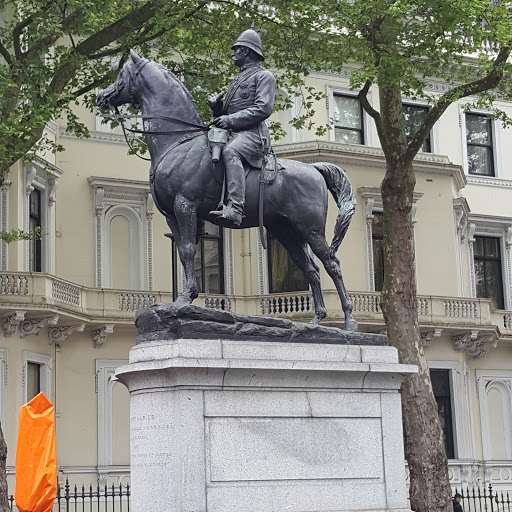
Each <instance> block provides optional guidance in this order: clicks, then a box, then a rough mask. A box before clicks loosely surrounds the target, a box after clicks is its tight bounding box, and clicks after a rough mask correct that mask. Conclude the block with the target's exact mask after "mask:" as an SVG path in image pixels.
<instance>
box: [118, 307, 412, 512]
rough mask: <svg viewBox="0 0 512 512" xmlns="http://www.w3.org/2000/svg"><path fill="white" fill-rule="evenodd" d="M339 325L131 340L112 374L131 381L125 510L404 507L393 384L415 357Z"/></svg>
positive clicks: (379, 510) (398, 511)
mask: <svg viewBox="0 0 512 512" xmlns="http://www.w3.org/2000/svg"><path fill="white" fill-rule="evenodd" d="M197 309H199V308H197ZM149 314H150V315H152V313H149ZM141 315H142V316H143V315H144V313H141V314H140V315H139V318H141ZM148 332H149V331H146V332H145V333H143V334H144V335H147V334H148ZM159 332H161V331H159ZM155 336H156V337H159V336H158V335H156V334H155ZM350 336H353V335H352V334H350V333H347V338H346V339H345V340H344V341H342V343H341V344H335V343H332V342H331V343H323V342H319V341H318V340H317V341H315V340H313V339H311V340H310V341H311V342H307V343H294V342H288V341H287V342H283V341H281V339H280V338H279V337H278V338H270V339H266V340H265V341H262V340H259V341H256V340H251V339H249V340H243V339H201V338H199V337H196V339H188V338H181V339H167V340H165V339H157V340H154V341H146V342H142V343H139V344H138V345H137V346H135V347H134V348H132V350H131V351H130V361H129V364H128V365H126V366H123V367H122V368H119V369H118V370H117V373H116V376H117V378H118V379H119V380H120V381H121V382H123V383H124V384H125V385H126V386H127V387H128V389H129V391H130V431H131V433H130V435H131V481H132V508H133V510H136V511H137V512H150V511H151V512H153V511H154V510H162V511H165V512H207V511H208V512H239V511H241V510H243V511H244V512H282V511H284V510H286V511H287V512H306V511H308V512H326V511H331V512H332V511H338V512H342V511H354V510H358V511H362V510H368V511H372V512H384V511H395V512H406V511H409V509H408V508H407V499H406V487H405V466H404V456H403V439H402V422H401V407H400V394H399V388H400V383H401V381H402V378H403V376H404V375H405V374H409V373H413V372H415V371H416V368H415V367H414V366H409V365H401V364H398V360H397V353H396V350H395V349H394V348H392V347H387V346H366V345H351V344H348V343H346V341H347V340H348V339H349V338H350Z"/></svg>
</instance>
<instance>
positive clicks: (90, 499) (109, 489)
mask: <svg viewBox="0 0 512 512" xmlns="http://www.w3.org/2000/svg"><path fill="white" fill-rule="evenodd" d="M9 503H10V506H11V511H12V512H18V507H16V504H15V503H14V496H10V498H9ZM53 510H54V512H57V511H59V512H130V485H129V484H128V485H126V486H124V485H121V484H120V485H118V486H115V485H111V486H107V485H105V486H102V487H100V486H99V485H97V486H96V487H93V486H92V485H89V486H88V487H86V486H85V485H82V486H78V485H74V486H71V485H70V484H69V481H68V480H67V479H66V483H65V485H64V486H61V485H58V487H57V498H56V499H55V504H54V506H53Z"/></svg>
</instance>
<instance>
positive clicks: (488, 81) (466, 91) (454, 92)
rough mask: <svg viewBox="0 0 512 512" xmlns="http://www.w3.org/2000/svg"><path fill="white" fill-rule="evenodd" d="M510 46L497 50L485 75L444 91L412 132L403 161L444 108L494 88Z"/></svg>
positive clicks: (501, 72) (412, 153) (498, 80)
mask: <svg viewBox="0 0 512 512" xmlns="http://www.w3.org/2000/svg"><path fill="white" fill-rule="evenodd" d="M511 49H512V48H511V47H509V46H505V47H503V48H501V50H500V51H499V53H498V55H497V57H496V60H495V61H494V62H493V65H492V68H491V70H490V71H489V73H487V75H486V76H484V77H483V78H480V79H478V80H474V81H473V82H469V83H467V84H461V85H458V86H457V87H454V88H453V89H450V90H449V91H447V92H445V93H444V94H443V95H442V96H441V97H440V98H439V101H438V102H437V103H436V105H434V106H433V107H432V108H431V109H430V110H429V111H428V113H427V115H426V116H425V119H424V120H423V123H421V126H420V127H419V129H418V131H417V132H416V133H415V134H414V136H413V138H412V139H411V141H410V142H409V145H408V146H407V151H406V152H405V155H404V160H405V161H408V160H409V161H410V160H412V159H413V158H414V157H415V156H416V153H417V152H418V151H419V150H420V148H421V146H422V145H423V142H424V140H425V139H426V137H427V136H428V134H429V132H430V130H432V127H433V126H434V124H435V123H436V121H437V120H438V119H439V118H440V117H441V116H442V115H443V113H444V112H445V110H446V109H447V108H448V107H449V106H450V105H451V104H452V103H453V102H454V101H456V100H458V99H460V98H465V97H466V96H472V95H474V94H479V93H481V92H484V91H487V90H489V89H494V88H495V87H496V86H497V85H498V84H499V83H500V81H501V79H502V78H503V65H504V64H505V63H506V62H507V59H508V57H509V56H510V52H511Z"/></svg>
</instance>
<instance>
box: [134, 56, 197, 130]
mask: <svg viewBox="0 0 512 512" xmlns="http://www.w3.org/2000/svg"><path fill="white" fill-rule="evenodd" d="M140 59H142V60H143V61H144V62H145V63H146V64H153V65H154V66H155V67H156V68H158V69H159V70H160V71H161V72H162V74H163V76H164V77H165V78H166V79H167V82H168V83H169V89H170V88H171V87H172V86H177V87H179V88H180V89H181V90H182V91H183V92H184V93H185V95H186V96H187V98H188V99H189V101H190V102H191V103H192V105H193V107H194V108H195V110H196V113H197V117H198V118H199V119H200V120H201V122H204V121H203V119H202V117H201V114H200V113H199V108H198V106H197V102H196V100H195V99H194V97H193V96H192V94H190V91H189V90H188V89H187V88H186V87H185V85H184V84H183V82H182V81H181V80H180V79H179V78H178V77H177V76H176V75H175V74H174V73H173V72H172V71H171V70H170V69H168V68H166V67H165V66H163V65H162V64H159V63H158V62H155V61H153V60H149V59H146V58H145V57H140ZM127 65H128V71H129V73H130V75H132V78H133V74H134V72H135V64H134V62H133V60H130V61H128V62H127Z"/></svg>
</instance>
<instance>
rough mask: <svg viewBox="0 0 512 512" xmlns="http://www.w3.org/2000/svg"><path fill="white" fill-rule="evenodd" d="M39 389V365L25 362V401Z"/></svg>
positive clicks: (32, 396) (36, 393) (30, 398)
mask: <svg viewBox="0 0 512 512" xmlns="http://www.w3.org/2000/svg"><path fill="white" fill-rule="evenodd" d="M40 391H41V365H39V364H37V363H30V362H29V363H27V402H29V401H30V400H32V398H34V397H35V396H36V395H38V394H39V393H40Z"/></svg>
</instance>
